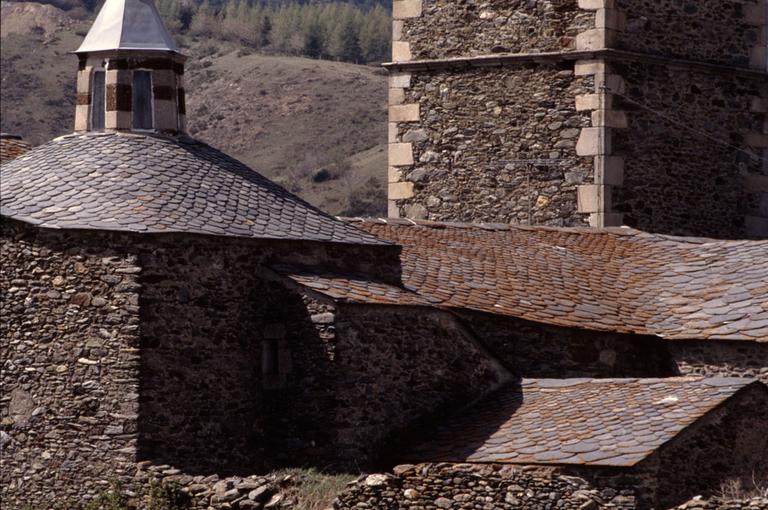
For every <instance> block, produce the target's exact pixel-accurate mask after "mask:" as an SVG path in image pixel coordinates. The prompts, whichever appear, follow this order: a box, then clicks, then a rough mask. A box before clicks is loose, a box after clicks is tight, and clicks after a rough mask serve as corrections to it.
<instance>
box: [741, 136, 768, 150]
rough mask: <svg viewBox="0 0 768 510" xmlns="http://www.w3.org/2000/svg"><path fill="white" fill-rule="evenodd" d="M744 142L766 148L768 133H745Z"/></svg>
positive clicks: (751, 145)
mask: <svg viewBox="0 0 768 510" xmlns="http://www.w3.org/2000/svg"><path fill="white" fill-rule="evenodd" d="M744 142H745V143H746V144H747V145H749V146H750V147H755V148H760V149H763V148H768V135H765V134H762V133H747V135H746V136H745V137H744Z"/></svg>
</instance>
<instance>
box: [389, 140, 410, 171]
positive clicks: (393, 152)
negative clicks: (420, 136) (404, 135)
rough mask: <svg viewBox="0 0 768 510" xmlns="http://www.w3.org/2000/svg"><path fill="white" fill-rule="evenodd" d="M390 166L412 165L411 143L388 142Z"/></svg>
mask: <svg viewBox="0 0 768 510" xmlns="http://www.w3.org/2000/svg"><path fill="white" fill-rule="evenodd" d="M389 164H390V166H410V165H413V145H412V144H410V143H391V144H389Z"/></svg>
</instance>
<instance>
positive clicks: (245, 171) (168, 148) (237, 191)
mask: <svg viewBox="0 0 768 510" xmlns="http://www.w3.org/2000/svg"><path fill="white" fill-rule="evenodd" d="M1 172H2V174H0V178H2V182H3V186H2V190H1V194H0V212H1V213H2V215H4V216H8V217H11V218H14V219H17V220H21V221H25V222H28V223H33V224H36V225H40V226H43V227H49V228H73V229H105V230H118V231H131V232H141V233H151V232H189V233H196V234H212V235H221V236H237V237H251V238H272V239H296V240H314V241H329V242H339V243H361V244H388V243H386V242H385V241H380V240H378V239H377V238H376V237H374V236H373V235H371V234H368V233H366V232H364V231H361V230H358V229H357V228H355V227H354V226H352V225H349V224H346V223H344V222H342V221H339V220H338V219H336V218H333V217H331V216H328V215H327V214H325V213H323V212H321V211H320V210H318V209H316V208H315V207H312V206H311V205H309V204H307V203H306V202H304V201H302V200H301V199H299V198H298V197H296V196H294V195H292V194H291V193H289V192H288V191H286V190H284V189H283V188H281V187H280V186H278V185H276V184H274V183H272V182H271V181H269V180H268V179H266V178H264V177H262V176H261V175H259V174H258V173H256V172H254V171H253V170H251V169H250V168H248V167H247V166H245V165H244V164H242V163H240V162H239V161H237V160H235V159H233V158H230V157H229V156H227V155H225V154H223V153H222V152H220V151H218V150H216V149H214V148H212V147H210V146H208V145H206V144H204V143H201V142H198V141H195V140H192V139H190V138H186V137H180V138H168V137H159V136H149V135H136V134H117V133H107V134H95V133H91V134H83V135H70V136H65V137H62V138H58V139H56V140H53V141H51V142H49V143H47V144H44V145H41V146H39V147H36V148H35V149H33V150H31V151H29V152H27V153H26V154H24V155H23V156H21V157H19V158H17V159H15V160H13V161H11V162H9V163H7V164H5V165H3V166H2V170H1Z"/></svg>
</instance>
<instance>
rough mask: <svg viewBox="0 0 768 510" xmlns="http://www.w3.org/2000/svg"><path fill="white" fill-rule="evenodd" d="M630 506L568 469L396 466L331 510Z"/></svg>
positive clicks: (624, 497)
mask: <svg viewBox="0 0 768 510" xmlns="http://www.w3.org/2000/svg"><path fill="white" fill-rule="evenodd" d="M634 503H635V499H634V495H633V491H632V490H631V489H628V488H623V487H619V488H618V490H617V488H613V487H605V488H602V489H599V488H596V487H595V486H594V485H593V484H591V483H590V482H588V481H587V480H585V479H583V478H580V477H578V476H573V473H570V472H568V471H562V470H561V471H558V470H554V469H548V468H542V467H536V466H529V467H520V466H509V465H507V466H501V465H482V464H419V465H417V466H412V465H404V466H398V467H396V468H395V469H394V475H390V474H374V475H369V476H367V477H362V478H360V479H359V480H358V481H357V483H355V484H354V485H351V486H350V487H349V488H348V489H347V490H345V491H344V492H343V493H342V494H340V495H339V497H338V498H337V499H336V501H335V502H334V505H333V508H334V509H336V510H348V509H349V510H351V509H355V510H358V509H372V510H373V509H375V510H400V509H404V508H450V509H476V508H483V509H486V508H487V509H493V510H512V509H517V508H542V509H548V508H558V509H562V510H571V509H573V510H576V509H578V510H587V509H593V508H601V507H606V506H608V505H610V508H615V509H617V510H624V509H627V510H629V509H633V508H635V504H634Z"/></svg>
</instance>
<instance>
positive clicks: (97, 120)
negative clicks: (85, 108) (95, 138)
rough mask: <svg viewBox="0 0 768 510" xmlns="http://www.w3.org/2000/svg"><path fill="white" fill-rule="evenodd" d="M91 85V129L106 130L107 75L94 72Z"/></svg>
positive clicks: (102, 72) (101, 72)
mask: <svg viewBox="0 0 768 510" xmlns="http://www.w3.org/2000/svg"><path fill="white" fill-rule="evenodd" d="M92 80H93V81H92V83H91V129H92V130H94V131H102V130H104V115H105V112H106V85H105V84H106V73H105V72H104V71H94V73H93V77H92Z"/></svg>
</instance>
